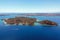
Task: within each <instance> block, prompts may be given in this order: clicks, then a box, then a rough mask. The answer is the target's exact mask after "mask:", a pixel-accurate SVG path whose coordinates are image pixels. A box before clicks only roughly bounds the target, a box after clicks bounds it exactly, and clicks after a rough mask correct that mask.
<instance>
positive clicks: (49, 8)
mask: <svg viewBox="0 0 60 40" xmlns="http://www.w3.org/2000/svg"><path fill="white" fill-rule="evenodd" d="M54 12H60V0H0V13H54Z"/></svg>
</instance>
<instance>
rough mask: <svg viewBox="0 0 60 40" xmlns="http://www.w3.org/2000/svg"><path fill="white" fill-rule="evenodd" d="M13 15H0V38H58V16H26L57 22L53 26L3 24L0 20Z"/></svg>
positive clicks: (49, 39) (50, 39)
mask: <svg viewBox="0 0 60 40" xmlns="http://www.w3.org/2000/svg"><path fill="white" fill-rule="evenodd" d="M15 16H16V15H10V16H0V40H60V16H28V17H32V18H37V19H38V20H52V21H54V22H57V23H58V26H54V27H43V26H41V25H35V26H23V25H5V24H4V23H3V21H2V20H1V19H5V18H12V17H15Z"/></svg>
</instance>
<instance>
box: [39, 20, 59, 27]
mask: <svg viewBox="0 0 60 40" xmlns="http://www.w3.org/2000/svg"><path fill="white" fill-rule="evenodd" d="M39 23H40V24H42V25H44V24H45V25H51V26H57V25H58V24H57V23H55V22H53V21H50V20H43V21H40V22H39Z"/></svg>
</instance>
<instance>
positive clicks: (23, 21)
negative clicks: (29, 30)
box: [4, 17, 36, 25]
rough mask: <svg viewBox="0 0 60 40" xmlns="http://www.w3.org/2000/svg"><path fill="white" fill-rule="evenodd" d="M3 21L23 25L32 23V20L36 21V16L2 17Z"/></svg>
mask: <svg viewBox="0 0 60 40" xmlns="http://www.w3.org/2000/svg"><path fill="white" fill-rule="evenodd" d="M4 21H5V22H6V23H7V24H16V25H19V24H20V23H21V24H23V25H26V24H27V25H34V22H36V18H27V17H15V18H9V19H4Z"/></svg>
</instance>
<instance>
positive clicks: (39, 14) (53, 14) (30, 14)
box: [0, 13, 60, 16]
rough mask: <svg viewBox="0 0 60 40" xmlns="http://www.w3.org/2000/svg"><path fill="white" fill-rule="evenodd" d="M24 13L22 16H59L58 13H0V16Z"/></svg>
mask: <svg viewBox="0 0 60 40" xmlns="http://www.w3.org/2000/svg"><path fill="white" fill-rule="evenodd" d="M7 15H24V16H60V13H0V16H7Z"/></svg>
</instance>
